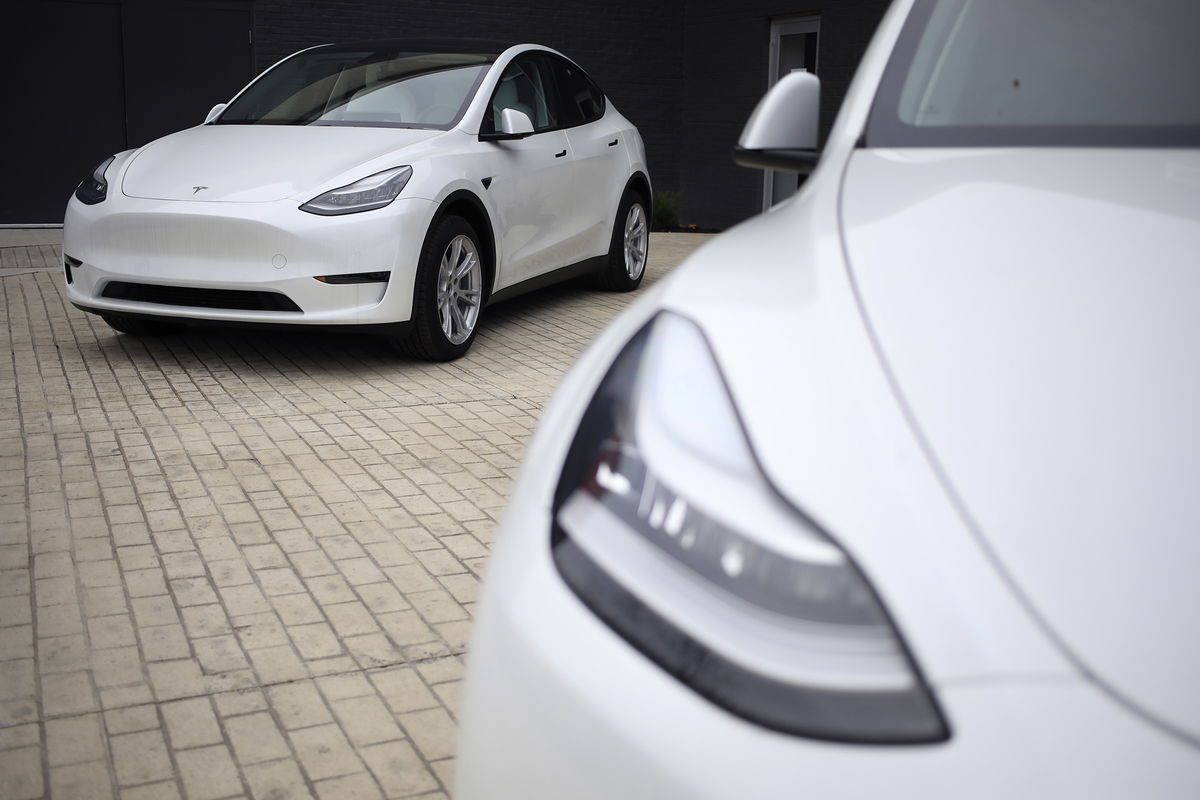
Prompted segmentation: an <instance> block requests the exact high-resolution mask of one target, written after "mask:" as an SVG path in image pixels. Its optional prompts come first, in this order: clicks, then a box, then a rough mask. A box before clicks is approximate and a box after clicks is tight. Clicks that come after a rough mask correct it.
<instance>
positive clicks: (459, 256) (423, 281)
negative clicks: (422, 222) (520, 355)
mask: <svg viewBox="0 0 1200 800" xmlns="http://www.w3.org/2000/svg"><path fill="white" fill-rule="evenodd" d="M483 276H484V271H483V259H482V257H481V256H480V249H479V235H478V234H477V233H475V229H474V228H472V227H471V224H470V223H469V222H467V221H466V220H465V219H463V218H461V217H446V218H445V219H443V220H442V221H441V222H439V223H438V225H437V227H436V228H435V229H434V231H433V234H432V235H431V236H430V237H429V238H428V239H427V240H426V242H425V247H424V249H423V250H422V251H421V260H420V263H419V264H418V266H417V284H416V288H415V291H414V292H413V317H412V319H413V330H412V332H411V334H410V336H409V338H408V340H407V341H406V342H405V343H404V344H405V349H407V350H408V351H409V352H410V353H412V354H413V355H415V356H417V357H418V358H425V359H429V360H431V361H451V360H453V359H456V358H458V357H459V356H461V355H463V354H464V353H466V352H467V350H469V349H470V347H471V343H472V342H473V341H475V333H476V331H477V330H478V328H479V318H480V314H481V312H482V311H483V299H484V290H483Z"/></svg>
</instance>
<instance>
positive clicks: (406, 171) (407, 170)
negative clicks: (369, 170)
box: [300, 167, 412, 216]
mask: <svg viewBox="0 0 1200 800" xmlns="http://www.w3.org/2000/svg"><path fill="white" fill-rule="evenodd" d="M411 177H412V167H396V168H395V169H389V170H384V171H383V172H377V173H375V174H374V175H371V176H369V177H366V178H363V179H362V180H361V181H355V182H354V183H352V184H350V185H349V186H342V187H341V188H338V189H333V190H332V191H328V192H326V193H325V194H323V195H321V196H320V197H314V198H313V199H312V200H309V201H308V202H307V203H305V204H304V205H302V206H300V210H301V211H307V212H309V213H310V214H321V215H323V216H332V215H336V214H354V213H357V212H359V211H370V210H371V209H373V208H383V207H384V206H386V205H387V204H388V203H390V202H392V201H393V200H395V199H396V197H397V196H398V195H399V194H400V192H401V191H402V190H403V189H404V186H405V184H407V183H408V179H409V178H411Z"/></svg>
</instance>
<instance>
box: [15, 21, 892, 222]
mask: <svg viewBox="0 0 1200 800" xmlns="http://www.w3.org/2000/svg"><path fill="white" fill-rule="evenodd" d="M887 4H888V0H743V2H737V3H735V2H730V0H662V1H661V2H647V1H646V0H609V1H608V2H605V3H595V2H587V3H583V2H578V0H521V1H519V2H504V1H503V0H499V1H493V2H488V1H487V0H443V2H440V3H436V4H429V3H425V2H417V0H21V1H20V2H17V3H12V2H11V0H9V2H0V40H2V43H3V44H4V47H0V59H2V60H3V61H4V62H5V66H6V67H8V68H7V69H5V70H4V74H6V75H8V76H10V77H9V79H10V82H12V83H13V84H14V88H15V89H16V92H17V95H18V97H19V99H20V102H17V103H15V104H14V106H13V107H15V108H21V109H25V110H27V111H28V117H27V119H28V122H26V123H25V124H23V125H22V126H21V127H18V128H15V129H14V130H11V131H9V135H10V137H11V136H12V135H14V134H15V136H16V138H17V142H16V144H17V152H20V153H21V154H22V163H23V164H27V165H29V167H30V168H29V170H27V172H28V174H25V173H20V175H18V176H17V177H18V178H19V180H15V181H14V182H13V185H14V187H15V188H16V189H17V191H15V192H11V193H10V194H9V200H8V201H0V223H29V222H34V223H37V222H46V223H54V222H60V221H61V220H62V209H63V207H64V206H65V203H66V199H67V196H68V195H69V194H70V192H71V190H72V189H74V186H75V184H76V183H78V181H79V180H80V179H82V178H83V176H84V174H86V172H87V170H88V169H90V168H91V167H92V166H94V165H95V164H96V163H97V162H99V161H100V160H101V159H103V158H104V157H105V156H107V155H110V154H111V153H112V152H114V151H115V150H118V149H122V148H123V147H134V146H138V145H141V144H144V143H145V141H146V140H147V139H148V138H153V137H155V136H159V135H162V134H164V133H167V132H169V131H170V130H173V129H176V128H178V127H183V126H187V125H190V124H193V123H194V122H199V120H201V119H203V117H204V114H205V113H206V112H207V111H208V109H209V107H210V106H211V105H212V104H213V103H215V102H219V101H221V100H227V99H229V96H230V94H229V93H231V92H233V91H235V90H236V89H235V88H234V87H237V86H239V85H240V84H241V83H243V82H244V81H245V80H248V79H249V78H250V77H252V75H253V74H254V73H255V72H257V71H259V70H262V69H265V68H266V67H268V66H270V65H271V64H273V63H274V62H275V61H277V60H279V59H280V58H283V57H284V56H286V55H288V54H290V53H292V52H295V51H296V50H299V49H301V48H303V47H307V46H309V45H314V44H320V43H323V42H332V41H348V40H355V39H374V38H389V37H420V36H430V37H438V38H448V37H466V38H485V39H492V40H501V41H512V42H514V43H515V42H528V41H532V42H538V43H541V44H546V45H549V46H551V47H554V48H557V49H559V50H561V51H563V52H564V53H566V54H567V55H569V56H570V57H571V58H573V59H575V60H576V61H578V62H579V63H580V64H581V65H582V66H583V67H584V68H585V69H586V70H587V71H588V72H589V73H590V74H591V75H592V76H593V77H594V78H595V79H596V80H597V81H598V82H599V83H600V85H601V86H602V87H603V88H604V89H605V91H607V92H608V94H609V95H610V96H611V97H612V100H613V102H614V104H615V105H616V107H617V108H618V109H620V110H621V112H622V113H624V114H625V115H626V116H627V117H629V118H630V119H631V120H633V122H634V123H635V124H636V125H637V126H638V127H639V129H640V130H641V132H642V137H643V139H644V140H645V142H646V150H647V156H648V159H649V162H650V170H651V178H652V180H653V181H654V186H655V189H656V190H659V191H662V190H667V191H677V192H679V193H680V208H679V222H681V223H683V224H689V223H690V224H695V225H697V226H699V227H700V228H702V229H721V228H725V227H728V226H729V225H732V224H734V223H736V222H739V221H741V220H743V219H745V218H747V217H749V216H751V215H753V214H755V213H757V212H758V211H759V210H760V207H761V187H762V175H761V173H760V172H758V171H756V170H748V169H745V168H742V167H738V166H735V165H734V164H733V162H732V160H731V158H730V150H731V148H732V147H733V145H734V143H735V141H736V140H737V136H738V134H739V133H740V131H741V128H742V125H743V123H744V122H745V120H746V118H747V116H749V114H750V111H751V110H752V109H753V108H754V104H755V103H756V102H757V101H758V99H759V98H760V97H761V96H762V93H763V91H764V90H765V89H766V83H767V67H768V63H767V62H768V48H769V35H770V25H771V19H772V18H774V17H783V16H791V15H799V14H819V15H820V17H821V34H820V63H819V65H818V73H819V75H820V76H821V79H822V83H823V87H824V89H823V96H822V116H823V128H824V129H825V130H827V129H828V126H829V125H830V124H831V123H832V120H833V116H834V114H835V113H836V110H837V108H838V106H839V105H840V103H841V99H842V97H843V96H844V94H845V90H846V87H847V85H848V84H849V81H850V78H851V76H852V74H853V72H854V69H855V67H856V65H857V63H858V60H859V58H860V56H861V54H862V51H863V49H864V48H865V46H866V43H867V42H868V41H869V39H870V37H871V34H872V33H873V32H874V30H875V27H876V26H877V24H878V21H879V18H880V17H881V16H882V13H883V11H884V9H885V8H886V6H887ZM239 15H240V16H239ZM235 18H239V19H244V20H246V21H247V23H230V24H229V25H227V24H226V22H228V21H229V20H233V19H235ZM97 19H99V20H100V21H101V22H106V23H107V27H105V26H104V25H100V24H98V22H97ZM221 20H226V22H222V21H221ZM218 23H219V25H220V26H223V27H221V30H224V29H225V28H229V30H228V31H226V32H225V33H224V34H222V35H221V36H218V35H217V34H216V33H214V31H217V30H218V28H216V27H213V26H214V25H218ZM240 24H249V25H250V26H251V28H252V33H253V40H254V41H253V45H252V46H251V45H250V44H249V43H248V39H249V35H250V33H251V31H245V34H246V35H245V38H243V33H242V31H241V30H240V27H239V25H240ZM230 25H231V26H232V27H230ZM210 29H211V30H210ZM62 52H68V53H71V55H70V56H69V57H68V58H66V59H64V58H62V57H61V56H58V55H55V54H56V53H62ZM80 53H87V54H88V55H89V57H90V58H84V57H81V56H80ZM250 54H252V58H248V55H250ZM30 65H34V68H31V67H30ZM18 75H24V76H26V77H25V78H20V79H18V78H14V77H13V76H18ZM32 75H37V76H39V80H36V81H35V80H31V79H29V78H28V76H32ZM239 76H240V77H239ZM109 118H111V119H109ZM45 165H51V167H50V168H46V167H45ZM18 172H20V171H19V170H18ZM6 203H7V204H6ZM35 212H36V213H35Z"/></svg>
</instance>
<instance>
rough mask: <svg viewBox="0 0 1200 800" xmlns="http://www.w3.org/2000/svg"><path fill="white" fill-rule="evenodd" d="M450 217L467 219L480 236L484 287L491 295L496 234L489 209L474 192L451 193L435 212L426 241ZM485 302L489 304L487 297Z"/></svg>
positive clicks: (493, 282) (494, 265)
mask: <svg viewBox="0 0 1200 800" xmlns="http://www.w3.org/2000/svg"><path fill="white" fill-rule="evenodd" d="M450 216H454V217H461V218H463V219H465V220H466V221H467V222H468V223H470V225H471V227H472V228H474V229H475V232H476V233H477V234H479V240H480V241H479V246H480V247H481V248H482V249H483V269H484V281H483V285H484V286H485V287H487V294H488V295H491V293H492V289H493V288H494V287H495V285H496V268H497V265H496V234H495V231H494V230H493V229H492V220H491V217H490V216H489V215H488V212H487V208H486V207H485V206H484V205H483V201H482V200H480V199H479V196H478V195H476V194H475V193H474V192H471V191H468V190H467V189H458V190H457V191H454V192H451V193H450V194H449V195H447V196H446V199H445V200H443V201H442V202H441V205H439V206H438V209H437V211H435V212H434V214H433V219H432V220H431V221H430V223H429V230H427V231H426V232H425V240H426V241H428V240H429V237H430V236H432V235H433V232H434V230H436V229H437V226H438V224H439V223H441V221H442V220H443V219H445V218H446V217H450ZM484 302H485V303H486V302H487V298H486V297H485V298H484Z"/></svg>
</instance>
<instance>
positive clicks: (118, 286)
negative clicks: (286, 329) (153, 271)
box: [100, 281, 301, 313]
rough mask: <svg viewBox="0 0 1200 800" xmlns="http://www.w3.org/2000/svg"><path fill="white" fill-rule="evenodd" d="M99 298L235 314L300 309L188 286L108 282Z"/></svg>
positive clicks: (258, 295)
mask: <svg viewBox="0 0 1200 800" xmlns="http://www.w3.org/2000/svg"><path fill="white" fill-rule="evenodd" d="M100 296H101V297H108V298H110V299H112V300H133V301H135V302H138V303H159V304H160V305H164V306H192V307H194V308H226V309H232V310H236V311H291V312H294V313H300V311H301V309H300V306H298V305H296V304H295V302H293V301H292V299H291V298H290V297H288V296H287V295H285V294H280V293H279V292H260V291H245V290H241V289H199V288H196V287H192V286H159V285H157V284H153V283H129V282H128V281H110V282H109V283H108V285H107V286H105V287H104V291H103V292H101V293H100Z"/></svg>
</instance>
